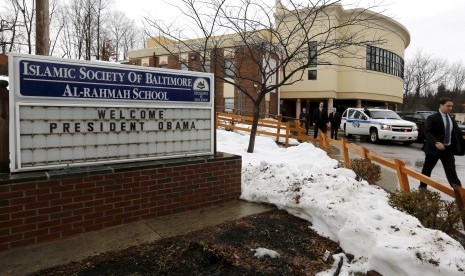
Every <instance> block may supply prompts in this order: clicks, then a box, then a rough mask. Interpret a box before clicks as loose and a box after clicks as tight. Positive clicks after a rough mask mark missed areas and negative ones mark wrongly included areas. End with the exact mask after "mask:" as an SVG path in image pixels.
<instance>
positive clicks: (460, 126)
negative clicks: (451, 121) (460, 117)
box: [459, 124, 465, 135]
mask: <svg viewBox="0 0 465 276" xmlns="http://www.w3.org/2000/svg"><path fill="white" fill-rule="evenodd" d="M459 128H460V131H461V132H462V135H465V124H459Z"/></svg>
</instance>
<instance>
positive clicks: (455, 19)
mask: <svg viewBox="0 0 465 276" xmlns="http://www.w3.org/2000/svg"><path fill="white" fill-rule="evenodd" d="M114 1H115V8H116V9H118V10H121V11H123V12H125V13H126V14H127V15H128V17H130V18H133V19H135V20H136V22H137V21H139V22H140V21H141V20H142V18H143V17H144V16H147V14H151V15H152V16H156V17H157V19H160V20H164V21H167V22H171V21H173V20H174V19H175V18H176V17H177V16H178V15H179V12H178V11H177V10H176V9H174V8H173V7H171V6H170V5H169V4H167V1H166V0H132V1H128V0H114ZM265 1H266V2H269V3H270V4H271V5H272V4H274V2H275V0H265ZM169 3H171V4H173V5H176V4H177V3H180V0H170V1H169ZM283 3H284V1H283ZM342 3H343V4H344V5H345V7H346V8H349V7H353V5H355V6H358V7H367V6H372V5H373V3H377V6H380V9H379V10H378V11H383V14H385V15H387V16H390V17H392V18H394V19H395V20H397V21H398V22H400V23H401V24H402V25H404V26H405V27H406V28H407V29H408V31H409V32H410V36H411V42H410V45H409V47H408V48H407V51H406V59H408V58H410V57H412V56H413V55H414V53H416V51H417V50H422V51H423V52H424V53H428V54H430V55H431V56H433V57H437V58H444V59H446V60H448V61H449V62H456V61H461V62H462V63H464V64H465V50H464V49H465V28H464V26H465V16H464V13H465V1H464V0H443V1H436V0H383V1H380V0H343V1H342ZM349 5H350V6H349Z"/></svg>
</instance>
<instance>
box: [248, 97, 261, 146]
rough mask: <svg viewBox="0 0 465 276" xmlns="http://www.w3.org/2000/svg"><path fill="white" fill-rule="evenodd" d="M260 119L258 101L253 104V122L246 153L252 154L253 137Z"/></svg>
mask: <svg viewBox="0 0 465 276" xmlns="http://www.w3.org/2000/svg"><path fill="white" fill-rule="evenodd" d="M259 118H260V101H254V103H253V122H252V129H251V130H250V140H249V148H248V149H247V152H248V153H253V150H254V147H255V136H256V135H257V127H258V119H259Z"/></svg>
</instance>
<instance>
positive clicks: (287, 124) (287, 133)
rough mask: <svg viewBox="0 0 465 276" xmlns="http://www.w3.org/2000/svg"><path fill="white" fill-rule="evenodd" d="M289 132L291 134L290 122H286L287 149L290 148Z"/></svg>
mask: <svg viewBox="0 0 465 276" xmlns="http://www.w3.org/2000/svg"><path fill="white" fill-rule="evenodd" d="M289 132H291V130H290V127H289V122H286V143H285V144H284V146H285V147H286V148H287V147H288V146H289Z"/></svg>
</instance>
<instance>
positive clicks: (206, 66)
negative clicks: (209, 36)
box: [200, 60, 210, 73]
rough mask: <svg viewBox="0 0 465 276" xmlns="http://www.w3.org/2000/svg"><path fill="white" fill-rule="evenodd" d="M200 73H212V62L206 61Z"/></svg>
mask: <svg viewBox="0 0 465 276" xmlns="http://www.w3.org/2000/svg"><path fill="white" fill-rule="evenodd" d="M200 71H202V72H207V73H210V60H205V63H204V64H203V66H202V68H200Z"/></svg>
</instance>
